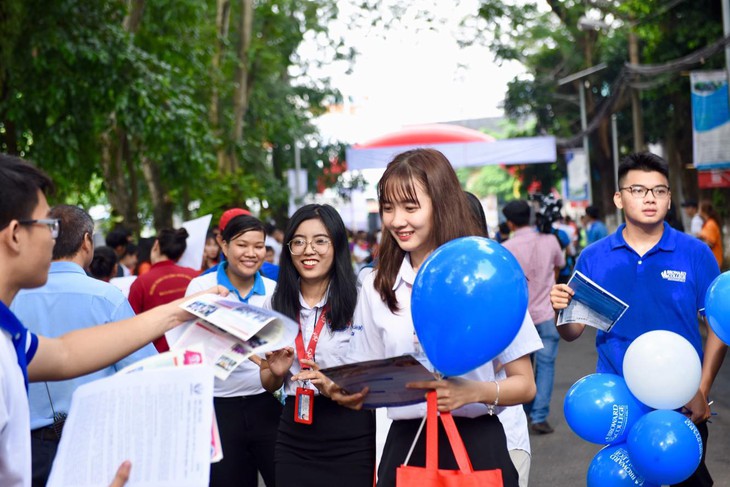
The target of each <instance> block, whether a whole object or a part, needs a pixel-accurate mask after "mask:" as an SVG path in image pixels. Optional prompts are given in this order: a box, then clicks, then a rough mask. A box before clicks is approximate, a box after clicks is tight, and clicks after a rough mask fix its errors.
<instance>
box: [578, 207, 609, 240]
mask: <svg viewBox="0 0 730 487" xmlns="http://www.w3.org/2000/svg"><path fill="white" fill-rule="evenodd" d="M585 216H586V220H585V224H584V226H585V229H586V245H590V244H592V243H593V242H598V241H599V240H601V239H602V238H603V237H605V236H607V235H608V229H607V228H606V225H605V224H604V223H603V222H602V221H601V219H600V214H599V212H598V208H596V207H595V206H593V205H591V206H589V207H587V208H586V215H585Z"/></svg>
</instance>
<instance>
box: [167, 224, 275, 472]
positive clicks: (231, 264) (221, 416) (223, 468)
mask: <svg viewBox="0 0 730 487" xmlns="http://www.w3.org/2000/svg"><path fill="white" fill-rule="evenodd" d="M221 238H222V240H223V248H222V250H223V254H224V255H225V256H226V261H225V262H223V263H222V264H221V265H220V266H219V267H218V270H217V272H211V273H208V274H204V275H202V276H198V277H196V278H195V279H193V280H192V282H190V285H189V286H188V289H187V291H186V296H187V295H190V294H194V293H197V292H199V291H202V290H205V289H208V288H210V287H211V286H214V285H216V284H218V285H221V286H224V287H225V288H226V289H228V290H229V291H230V294H229V295H228V297H227V298H226V299H233V300H235V299H237V300H239V301H241V302H244V303H248V304H252V305H255V306H263V304H264V302H265V301H266V298H267V296H270V295H271V293H273V292H274V289H275V288H276V283H275V282H274V281H272V280H271V279H267V278H265V277H263V276H262V275H261V273H260V272H259V269H260V268H261V264H263V262H264V256H265V255H266V245H265V244H264V239H265V238H266V234H265V232H264V224H263V223H261V221H259V220H258V219H257V218H254V217H252V216H249V215H240V216H237V217H234V218H233V219H231V221H230V222H228V224H227V225H226V227H225V229H224V230H223V233H222V234H221ZM180 333H181V332H180ZM178 336H179V335H178ZM169 338H170V337H169V336H168V339H169ZM170 343H171V344H172V343H174V340H172V341H170ZM213 395H214V398H213V404H214V406H215V414H216V419H217V420H218V428H219V430H220V435H221V446H222V448H223V455H224V456H223V460H221V461H220V462H218V463H213V464H211V469H210V485H211V486H221V487H223V486H230V485H237V486H245V487H248V486H251V487H255V486H256V485H258V473H257V472H261V476H262V477H263V479H264V482H266V485H267V486H269V487H273V486H274V485H276V484H275V483H274V443H275V441H276V431H277V428H278V425H279V415H280V414H281V403H280V402H279V401H278V400H277V399H276V398H275V397H274V396H273V395H271V394H270V393H269V392H267V391H266V390H265V389H264V388H263V387H262V385H261V379H260V377H259V367H258V365H256V364H254V363H253V362H250V361H245V362H243V363H242V364H241V365H239V366H238V367H237V368H236V369H235V370H234V371H233V372H232V373H231V375H230V376H229V377H228V378H227V379H226V380H225V381H222V380H219V379H216V380H215V389H214V391H213Z"/></svg>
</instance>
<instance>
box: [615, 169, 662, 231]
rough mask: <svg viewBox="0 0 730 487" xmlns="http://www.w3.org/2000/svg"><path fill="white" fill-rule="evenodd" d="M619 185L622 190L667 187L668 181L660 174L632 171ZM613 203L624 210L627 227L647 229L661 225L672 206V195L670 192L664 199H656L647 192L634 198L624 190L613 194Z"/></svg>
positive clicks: (652, 194) (628, 191)
mask: <svg viewBox="0 0 730 487" xmlns="http://www.w3.org/2000/svg"><path fill="white" fill-rule="evenodd" d="M620 184H621V187H622V188H628V187H630V186H643V187H645V188H654V187H656V186H669V181H668V180H667V178H666V176H664V175H663V174H662V173H660V172H657V171H642V170H638V169H634V170H630V171H629V172H627V173H626V176H624V178H623V179H622V181H621V183H620ZM613 201H614V203H615V204H616V206H617V207H618V208H620V209H623V210H624V216H625V217H626V224H627V225H635V226H641V227H647V228H649V227H657V226H661V225H663V222H664V217H665V216H666V214H667V212H668V211H669V207H670V206H671V204H672V195H671V192H670V193H669V194H667V196H666V197H664V198H657V197H656V196H655V195H654V193H653V192H651V191H648V192H647V193H646V195H645V196H644V197H643V198H636V197H634V196H632V195H631V191H630V190H628V189H624V190H619V191H617V192H616V193H615V194H614V196H613Z"/></svg>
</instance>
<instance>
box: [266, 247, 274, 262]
mask: <svg viewBox="0 0 730 487" xmlns="http://www.w3.org/2000/svg"><path fill="white" fill-rule="evenodd" d="M274 255H275V254H274V247H272V246H271V245H267V246H266V257H265V258H264V260H265V261H266V262H268V263H269V264H273V263H274Z"/></svg>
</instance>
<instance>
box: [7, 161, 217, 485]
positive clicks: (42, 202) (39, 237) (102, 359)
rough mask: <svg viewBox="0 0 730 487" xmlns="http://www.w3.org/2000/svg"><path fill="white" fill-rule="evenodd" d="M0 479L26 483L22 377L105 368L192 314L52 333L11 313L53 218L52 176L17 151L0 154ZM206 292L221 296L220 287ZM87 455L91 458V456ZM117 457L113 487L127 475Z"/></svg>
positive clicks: (52, 232)
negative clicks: (58, 334) (31, 326)
mask: <svg viewBox="0 0 730 487" xmlns="http://www.w3.org/2000/svg"><path fill="white" fill-rule="evenodd" d="M0 187H2V188H3V190H2V191H0V384H2V394H0V451H2V455H0V485H2V486H3V487H29V486H30V485H31V447H30V439H31V438H30V433H29V432H30V411H29V407H28V395H27V392H28V382H29V381H30V382H39V381H57V380H65V379H71V378H74V377H79V376H82V375H86V374H89V373H92V372H95V371H96V370H100V369H103V368H104V367H108V366H109V365H111V364H113V363H115V362H117V361H119V360H121V359H122V358H123V357H126V356H128V355H129V354H131V353H132V352H134V351H136V350H139V349H140V348H142V347H144V346H145V345H147V344H148V343H149V342H150V341H152V340H153V339H155V338H157V337H158V336H161V335H162V334H163V333H165V332H166V331H168V330H170V329H172V328H174V327H176V326H178V325H179V324H181V323H183V322H185V321H187V320H189V319H191V318H192V315H191V314H190V313H188V312H187V311H185V310H183V309H181V308H180V307H179V304H180V303H178V302H176V303H170V304H169V305H165V306H160V307H158V308H155V309H154V310H152V311H149V312H147V313H144V314H142V315H139V316H136V317H134V318H129V319H126V320H122V321H117V322H114V323H107V324H104V325H100V326H94V327H90V328H83V329H80V330H76V331H73V332H70V333H66V334H64V335H63V336H61V337H58V338H49V337H44V336H40V335H36V334H35V333H32V332H30V331H29V330H28V329H27V328H25V326H23V324H22V323H21V322H20V321H19V320H18V318H17V317H16V316H15V315H14V314H13V313H12V311H10V309H9V306H11V305H12V303H13V301H14V299H15V297H16V296H17V294H18V292H20V290H21V289H32V288H36V287H39V286H42V285H44V284H45V283H46V280H47V279H48V270H49V268H50V265H51V260H52V255H53V247H54V244H55V239H56V238H57V237H58V233H59V227H60V224H59V221H58V219H54V218H49V215H48V213H49V209H50V208H49V206H48V202H47V200H46V193H47V192H50V191H52V189H53V183H52V182H51V180H50V178H48V176H47V175H46V174H45V173H43V172H42V171H40V170H39V169H37V168H35V167H34V166H32V165H30V164H28V163H27V162H25V161H23V160H22V159H19V158H17V157H13V156H8V155H4V154H0ZM209 292H214V293H220V294H223V295H225V294H226V291H225V290H223V289H218V288H213V289H210V290H209ZM89 461H91V460H89ZM130 469H131V465H130V463H129V462H123V463H122V465H121V466H120V467H119V469H118V471H117V473H116V476H115V478H114V480H113V481H112V483H111V485H112V487H121V486H122V485H124V484H125V483H126V480H127V479H128V478H129V474H130Z"/></svg>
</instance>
